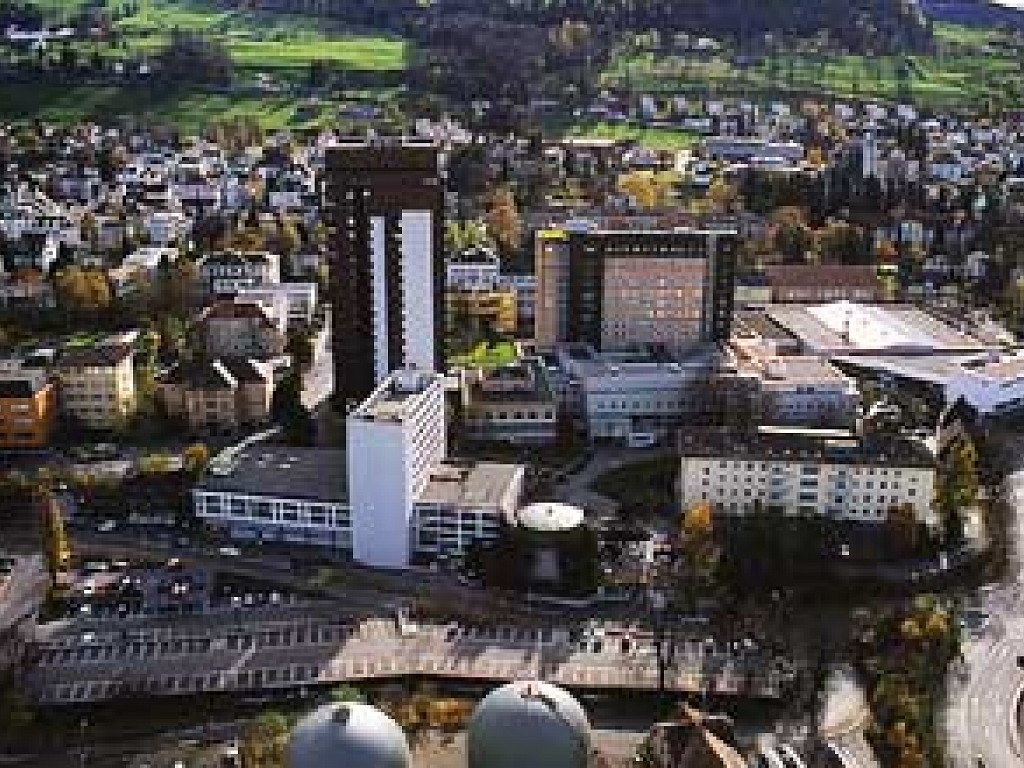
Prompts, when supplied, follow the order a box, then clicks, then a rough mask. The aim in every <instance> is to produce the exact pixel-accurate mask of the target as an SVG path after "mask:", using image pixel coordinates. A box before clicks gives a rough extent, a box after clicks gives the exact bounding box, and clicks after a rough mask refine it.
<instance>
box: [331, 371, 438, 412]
mask: <svg viewBox="0 0 1024 768" xmlns="http://www.w3.org/2000/svg"><path fill="white" fill-rule="evenodd" d="M439 380H440V377H439V376H438V375H437V374H435V373H430V372H427V371H418V370H412V369H410V370H402V371H395V372H394V373H392V374H391V375H390V376H388V377H387V378H386V379H385V380H384V381H382V382H381V384H380V386H378V387H377V389H376V390H374V391H373V393H372V394H371V395H370V396H369V397H368V398H366V400H364V401H363V403H362V404H361V405H360V406H359V407H358V408H356V410H354V411H353V412H352V413H351V415H350V416H349V418H352V419H358V420H361V421H390V422H395V423H400V422H402V421H403V420H404V419H405V417H406V415H407V414H408V412H409V411H410V410H411V409H412V408H413V406H414V405H415V403H416V402H417V401H418V400H419V398H420V396H421V395H422V394H423V393H424V392H426V391H427V390H428V389H430V387H431V386H433V385H434V384H435V383H437V382H438V381H439Z"/></svg>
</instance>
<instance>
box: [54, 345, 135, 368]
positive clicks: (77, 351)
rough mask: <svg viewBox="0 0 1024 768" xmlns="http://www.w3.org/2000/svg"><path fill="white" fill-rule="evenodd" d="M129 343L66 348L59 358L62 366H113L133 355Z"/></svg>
mask: <svg viewBox="0 0 1024 768" xmlns="http://www.w3.org/2000/svg"><path fill="white" fill-rule="evenodd" d="M131 354H132V348H131V346H129V345H128V344H96V345H94V346H91V347H71V348H67V349H65V350H64V351H63V352H62V353H61V355H60V359H59V365H60V367H61V368H112V367H113V366H116V365H119V364H120V363H122V362H124V361H125V360H126V359H127V358H129V357H131Z"/></svg>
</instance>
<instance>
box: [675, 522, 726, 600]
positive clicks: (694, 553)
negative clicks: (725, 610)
mask: <svg viewBox="0 0 1024 768" xmlns="http://www.w3.org/2000/svg"><path fill="white" fill-rule="evenodd" d="M677 555H678V557H677V560H676V585H677V588H678V590H679V591H680V592H681V593H682V597H683V599H684V601H686V603H688V604H691V605H692V604H693V602H695V601H696V599H697V597H698V596H699V595H700V593H702V592H706V591H707V590H709V589H711V588H712V587H713V586H714V580H715V574H716V571H717V568H718V563H719V560H720V556H721V552H720V549H719V547H718V545H717V544H716V542H715V536H714V515H713V512H712V509H711V505H710V504H708V503H706V502H704V503H700V504H695V505H693V506H692V507H690V508H689V509H687V510H686V511H685V512H683V514H682V517H681V520H680V525H679V541H678V547H677Z"/></svg>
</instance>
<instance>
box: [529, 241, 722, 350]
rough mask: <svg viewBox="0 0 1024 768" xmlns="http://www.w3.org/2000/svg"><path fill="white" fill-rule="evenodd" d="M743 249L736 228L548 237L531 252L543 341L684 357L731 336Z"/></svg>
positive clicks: (539, 339) (540, 339)
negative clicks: (640, 348) (651, 349)
mask: <svg viewBox="0 0 1024 768" xmlns="http://www.w3.org/2000/svg"><path fill="white" fill-rule="evenodd" d="M737 247H738V235H737V233H736V232H735V231H734V230H721V231H716V230H696V229H665V230H600V229H596V228H594V227H593V226H591V225H589V224H585V225H581V226H580V227H576V226H575V225H573V227H572V228H570V227H569V226H566V227H565V228H561V229H549V230H544V231H542V232H540V233H538V236H537V249H536V254H535V256H536V274H537V289H536V292H537V307H536V336H537V342H538V344H540V345H541V346H551V345H553V344H556V343H558V342H565V341H571V342H584V343H587V344H591V345H593V346H594V347H596V348H598V349H601V350H617V349H622V348H627V347H634V346H636V345H638V344H642V345H652V346H657V347H660V348H663V349H665V350H667V351H669V352H671V353H673V354H680V353H683V352H685V351H686V350H688V349H690V348H692V347H693V346H695V345H697V344H699V343H700V342H702V341H717V340H724V339H727V338H728V337H729V329H730V323H731V320H732V305H733V293H734V282H735V269H736V251H737Z"/></svg>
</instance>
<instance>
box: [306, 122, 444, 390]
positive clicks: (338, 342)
mask: <svg viewBox="0 0 1024 768" xmlns="http://www.w3.org/2000/svg"><path fill="white" fill-rule="evenodd" d="M324 195H325V215H326V218H327V221H328V223H329V226H330V227H331V238H332V240H331V254H330V258H331V261H332V269H331V277H332V281H333V282H332V286H331V294H332V295H331V302H332V304H333V307H334V311H333V313H332V318H333V322H334V334H333V339H334V360H335V365H336V370H335V391H336V393H337V394H338V396H339V397H340V398H341V399H342V400H343V401H344V402H345V403H347V404H349V405H351V404H353V403H355V402H357V401H361V400H362V399H363V398H365V397H367V396H368V395H369V394H370V393H371V392H372V391H373V390H374V389H375V387H376V385H377V384H379V383H380V382H381V381H383V380H384V379H385V378H386V377H387V376H388V374H389V373H390V372H391V371H393V370H397V369H400V368H407V367H416V368H419V369H421V370H425V371H430V370H441V366H442V361H443V357H444V356H443V352H442V349H443V332H444V329H443V317H444V260H443V258H442V249H443V245H444V221H443V199H444V196H443V186H442V183H441V169H440V163H439V156H438V151H437V148H436V147H434V146H433V145H432V144H410V143H403V144H387V143H373V142H370V143H367V142H354V143H348V144H341V145H337V146H334V147H331V148H329V149H328V150H327V153H326V171H325V183H324Z"/></svg>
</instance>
